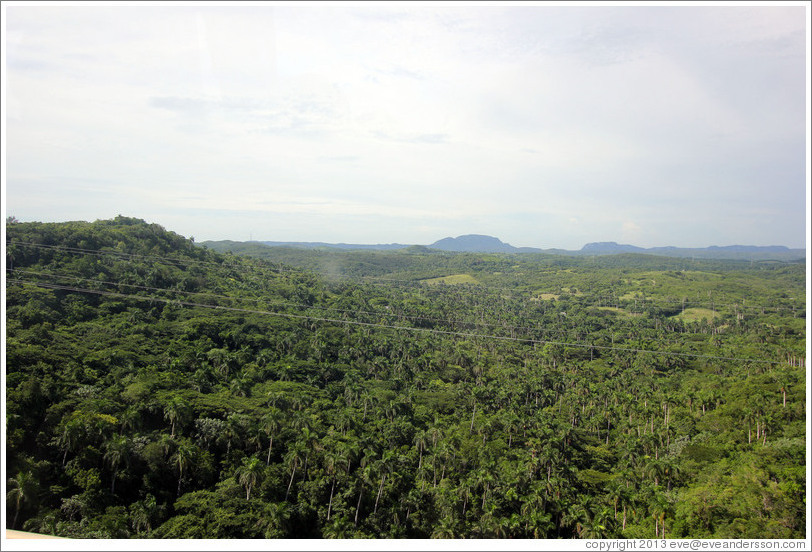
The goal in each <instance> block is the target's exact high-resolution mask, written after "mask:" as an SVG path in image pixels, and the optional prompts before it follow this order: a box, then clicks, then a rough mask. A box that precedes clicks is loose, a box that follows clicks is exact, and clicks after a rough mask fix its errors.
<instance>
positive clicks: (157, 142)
mask: <svg viewBox="0 0 812 552" xmlns="http://www.w3.org/2000/svg"><path fill="white" fill-rule="evenodd" d="M2 9H3V14H2V15H3V24H4V26H5V28H4V30H3V46H4V48H3V51H4V53H5V59H4V64H5V65H4V70H3V74H4V82H3V86H4V90H3V119H4V132H5V136H4V139H3V149H4V151H3V154H4V157H5V159H4V162H3V172H4V174H3V184H4V190H3V192H4V194H5V197H4V202H3V203H4V210H5V213H6V216H15V217H17V218H18V219H19V220H21V221H33V220H36V221H49V222H50V221H67V220H88V221H93V220H97V219H109V218H112V217H115V216H116V215H119V214H122V215H125V216H133V217H137V218H142V219H144V220H146V221H148V222H151V223H152V222H154V223H158V224H160V225H162V226H164V227H165V228H166V229H167V230H171V231H174V232H177V233H179V234H181V235H184V236H187V237H190V236H193V237H194V238H195V240H196V241H198V242H200V241H205V240H221V239H231V240H238V241H245V240H250V239H253V240H269V241H323V242H331V243H339V242H344V243H404V244H430V243H433V242H434V241H436V240H439V239H441V238H444V237H448V236H452V237H453V236H459V235H462V234H472V233H473V234H488V235H492V236H496V237H498V238H500V239H501V240H502V241H505V242H507V243H510V244H512V245H514V246H525V247H528V246H529V247H541V248H552V247H557V248H564V249H580V248H581V247H582V246H583V245H584V244H586V243H588V242H595V241H616V242H619V243H628V244H633V245H637V246H641V247H656V246H666V245H672V246H679V247H706V246H710V245H733V244H741V245H785V246H788V247H798V248H803V247H806V234H807V232H806V225H807V218H808V214H807V209H808V206H809V198H808V196H807V189H808V186H809V185H808V182H809V180H808V179H809V176H808V174H807V164H808V159H807V142H806V141H807V139H808V136H807V133H808V118H809V114H808V112H807V107H808V103H809V98H808V92H807V90H806V85H807V83H808V78H809V76H808V74H807V73H806V67H807V65H808V61H809V60H808V59H807V57H806V56H807V55H808V50H807V49H808V41H809V38H808V33H809V29H808V28H807V20H808V19H809V12H808V9H809V3H808V2H797V3H787V4H786V5H781V4H774V3H769V5H767V4H765V5H763V6H759V5H753V4H747V5H737V4H731V3H724V4H723V5H716V6H714V5H711V4H702V3H700V4H687V3H686V4H674V5H669V4H652V5H635V6H620V5H613V4H611V3H597V4H592V5H585V4H582V3H575V4H569V5H567V4H563V5H561V4H553V3H539V4H533V5H527V4H525V5H512V6H504V5H491V6H488V5H483V4H480V5H470V4H469V5H466V4H464V3H449V4H438V3H428V4H420V3H413V2H408V3H363V4H358V3H353V4H338V5H336V4H335V3H329V4H318V5H313V4H310V5H307V4H280V3H276V4H273V3H271V4H261V3H252V4H244V5H235V3H229V4H228V5H218V4H216V3H204V4H199V5H198V4H190V3H180V4H178V5H166V4H165V3H160V5H153V4H149V3H135V4H133V5H115V4H112V5H111V4H97V3H91V4H89V5H88V4H85V5H73V4H70V3H64V2H63V3H54V4H40V3H30V4H28V3H14V2H4V3H3V5H2Z"/></svg>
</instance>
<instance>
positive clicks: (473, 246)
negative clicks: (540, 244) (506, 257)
mask: <svg viewBox="0 0 812 552" xmlns="http://www.w3.org/2000/svg"><path fill="white" fill-rule="evenodd" d="M427 247H428V248H429V249H440V250H441V251H459V252H476V253H531V252H536V253H538V252H541V249H536V248H532V247H513V246H512V245H510V244H509V243H504V242H503V241H501V240H500V239H499V238H494V237H493V236H483V235H481V234H466V235H464V236H458V237H456V238H443V239H441V240H438V241H436V242H434V243H433V244H431V245H429V246H427Z"/></svg>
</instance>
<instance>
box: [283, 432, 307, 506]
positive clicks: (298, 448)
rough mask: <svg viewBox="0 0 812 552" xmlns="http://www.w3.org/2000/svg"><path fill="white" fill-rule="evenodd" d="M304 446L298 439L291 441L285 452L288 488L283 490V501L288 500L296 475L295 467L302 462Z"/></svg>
mask: <svg viewBox="0 0 812 552" xmlns="http://www.w3.org/2000/svg"><path fill="white" fill-rule="evenodd" d="M304 452H305V451H304V446H303V445H302V444H301V443H299V442H298V441H297V442H295V443H293V445H291V447H290V448H289V449H288V452H287V454H285V463H286V464H287V465H288V467H289V468H290V481H289V482H288V490H287V491H286V492H285V501H287V500H288V496H289V495H290V488H291V486H293V478H294V477H295V476H296V468H298V467H299V465H300V464H301V463H302V458H303V457H304V456H305V454H304Z"/></svg>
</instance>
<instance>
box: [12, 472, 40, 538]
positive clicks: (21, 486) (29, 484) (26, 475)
mask: <svg viewBox="0 0 812 552" xmlns="http://www.w3.org/2000/svg"><path fill="white" fill-rule="evenodd" d="M8 487H9V488H10V490H9V491H8V492H7V493H6V499H7V500H8V501H9V503H11V504H14V519H13V520H12V522H11V526H12V527H17V516H19V514H20V506H21V505H22V504H23V502H32V501H33V500H34V498H36V495H37V480H36V478H35V477H34V474H33V473H31V472H30V471H24V472H18V473H17V477H10V478H9V480H8Z"/></svg>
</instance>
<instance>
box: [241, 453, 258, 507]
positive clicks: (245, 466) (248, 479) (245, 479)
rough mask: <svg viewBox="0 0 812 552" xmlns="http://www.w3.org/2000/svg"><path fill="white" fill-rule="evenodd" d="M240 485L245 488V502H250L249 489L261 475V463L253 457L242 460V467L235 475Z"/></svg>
mask: <svg viewBox="0 0 812 552" xmlns="http://www.w3.org/2000/svg"><path fill="white" fill-rule="evenodd" d="M236 475H237V477H238V479H239V481H240V485H242V486H243V487H245V500H251V489H252V488H253V487H254V485H256V483H257V480H258V479H259V478H260V476H261V475H262V462H261V461H260V460H259V459H258V458H255V457H253V456H252V457H250V458H243V460H242V465H241V466H240V467H238V468H237V473H236Z"/></svg>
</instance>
